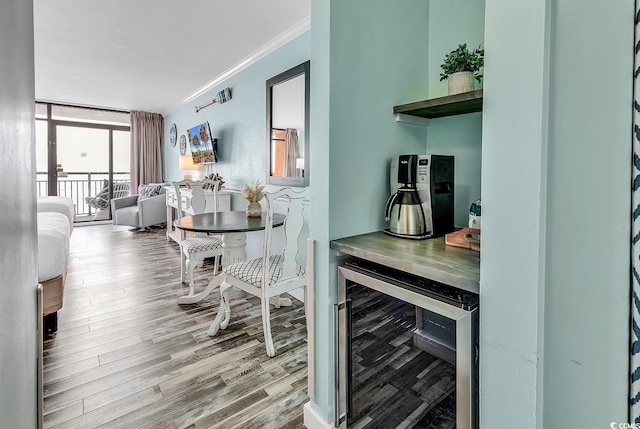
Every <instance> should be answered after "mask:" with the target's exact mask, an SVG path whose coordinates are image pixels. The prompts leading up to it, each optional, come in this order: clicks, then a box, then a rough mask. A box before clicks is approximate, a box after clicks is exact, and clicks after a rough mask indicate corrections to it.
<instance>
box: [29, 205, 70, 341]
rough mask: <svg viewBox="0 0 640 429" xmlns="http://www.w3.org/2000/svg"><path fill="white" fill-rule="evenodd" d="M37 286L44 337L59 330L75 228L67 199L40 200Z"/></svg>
mask: <svg viewBox="0 0 640 429" xmlns="http://www.w3.org/2000/svg"><path fill="white" fill-rule="evenodd" d="M37 216H38V282H39V283H41V284H42V316H43V320H44V334H45V336H46V337H48V336H51V334H53V333H54V332H56V330H57V328H58V313H57V312H58V310H59V309H60V308H62V303H63V298H64V282H65V277H66V273H67V263H68V260H69V240H70V236H71V231H72V228H73V201H72V200H71V199H69V198H64V197H42V198H39V199H38V215H37Z"/></svg>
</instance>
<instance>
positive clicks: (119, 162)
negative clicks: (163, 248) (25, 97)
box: [36, 103, 129, 221]
mask: <svg viewBox="0 0 640 429" xmlns="http://www.w3.org/2000/svg"><path fill="white" fill-rule="evenodd" d="M42 105H43V103H37V107H36V113H37V116H36V164H37V172H38V179H37V183H38V195H60V196H65V197H69V198H71V199H73V201H74V204H75V207H76V220H77V221H87V220H103V219H109V217H110V210H109V209H110V207H109V201H110V199H111V198H113V197H119V196H124V195H128V193H129V187H128V183H129V115H128V113H126V112H113V111H105V110H97V109H87V108H81V107H73V106H60V105H54V104H44V106H45V109H43V108H42Z"/></svg>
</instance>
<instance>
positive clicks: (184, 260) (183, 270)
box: [180, 249, 187, 283]
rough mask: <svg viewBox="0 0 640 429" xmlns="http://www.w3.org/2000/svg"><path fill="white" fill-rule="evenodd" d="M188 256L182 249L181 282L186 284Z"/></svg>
mask: <svg viewBox="0 0 640 429" xmlns="http://www.w3.org/2000/svg"><path fill="white" fill-rule="evenodd" d="M186 265H187V255H185V254H184V252H183V251H182V249H180V281H181V282H182V283H185V282H186V281H187V267H186Z"/></svg>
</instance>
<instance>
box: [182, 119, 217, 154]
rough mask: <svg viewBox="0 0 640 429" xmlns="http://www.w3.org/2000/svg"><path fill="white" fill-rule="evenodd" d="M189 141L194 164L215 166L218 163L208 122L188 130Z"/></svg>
mask: <svg viewBox="0 0 640 429" xmlns="http://www.w3.org/2000/svg"><path fill="white" fill-rule="evenodd" d="M187 139H188V140H189V147H190V148H191V157H192V158H193V163H194V164H196V165H198V164H214V163H216V162H218V156H217V153H216V150H215V148H214V143H213V139H212V138H211V128H210V127H209V122H208V121H207V122H203V123H202V124H199V125H196V126H195V127H192V128H190V129H188V130H187Z"/></svg>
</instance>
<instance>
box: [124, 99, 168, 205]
mask: <svg viewBox="0 0 640 429" xmlns="http://www.w3.org/2000/svg"><path fill="white" fill-rule="evenodd" d="M163 140H164V118H163V117H162V115H160V114H159V113H149V112H136V111H132V112H131V170H130V172H131V173H130V174H131V193H132V194H136V193H137V192H138V185H143V184H147V183H160V182H162V142H163Z"/></svg>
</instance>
